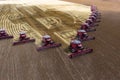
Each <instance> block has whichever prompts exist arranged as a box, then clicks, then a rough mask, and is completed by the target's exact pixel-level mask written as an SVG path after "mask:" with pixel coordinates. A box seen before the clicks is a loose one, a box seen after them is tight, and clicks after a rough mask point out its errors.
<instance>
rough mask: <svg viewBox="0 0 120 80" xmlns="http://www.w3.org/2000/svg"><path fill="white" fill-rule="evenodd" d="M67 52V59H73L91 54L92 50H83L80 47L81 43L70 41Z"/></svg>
mask: <svg viewBox="0 0 120 80" xmlns="http://www.w3.org/2000/svg"><path fill="white" fill-rule="evenodd" d="M69 51H70V52H71V53H70V54H68V57H69V58H73V57H76V56H80V55H83V54H88V53H91V52H93V49H90V48H84V47H83V46H82V43H81V42H80V41H79V40H76V39H75V40H72V41H71V43H70V46H69Z"/></svg>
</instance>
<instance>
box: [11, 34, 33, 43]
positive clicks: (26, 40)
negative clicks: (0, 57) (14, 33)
mask: <svg viewBox="0 0 120 80" xmlns="http://www.w3.org/2000/svg"><path fill="white" fill-rule="evenodd" d="M29 42H35V39H30V38H29V37H26V33H25V32H20V37H19V40H18V41H15V42H13V45H18V44H23V43H29Z"/></svg>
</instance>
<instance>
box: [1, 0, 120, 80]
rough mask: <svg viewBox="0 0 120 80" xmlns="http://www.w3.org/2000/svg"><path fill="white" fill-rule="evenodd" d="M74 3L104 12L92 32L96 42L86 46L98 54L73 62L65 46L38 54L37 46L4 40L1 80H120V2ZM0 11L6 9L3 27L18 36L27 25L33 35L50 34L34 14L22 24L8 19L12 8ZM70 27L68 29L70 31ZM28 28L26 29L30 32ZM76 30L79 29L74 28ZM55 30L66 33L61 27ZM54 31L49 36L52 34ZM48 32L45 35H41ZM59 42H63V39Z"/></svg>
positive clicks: (26, 17) (109, 0)
mask: <svg viewBox="0 0 120 80" xmlns="http://www.w3.org/2000/svg"><path fill="white" fill-rule="evenodd" d="M69 1H70V0H69ZM71 1H72V0H71ZM74 2H76V3H82V4H86V5H91V4H95V5H97V6H98V9H99V10H100V12H101V15H102V17H101V23H100V25H99V26H98V27H97V31H96V32H93V33H89V34H90V35H94V36H95V37H96V40H94V41H89V42H85V43H84V45H85V46H88V47H91V48H93V49H94V52H93V53H91V54H88V55H84V56H79V57H76V58H74V59H72V60H70V59H69V58H68V57H67V53H65V52H64V50H63V48H62V47H60V48H54V49H48V50H45V51H42V52H37V51H36V45H35V44H34V43H28V44H24V45H19V46H12V44H11V43H12V42H13V41H12V40H11V39H9V40H1V41H0V80H119V79H120V42H119V40H120V35H119V34H120V27H119V26H120V24H119V22H120V15H119V14H120V9H119V7H120V5H119V4H120V2H117V0H116V2H115V1H112V0H106V1H104V0H92V1H91V0H80V1H78V0H74ZM0 8H2V9H0V10H2V11H1V13H0V14H1V15H0V18H1V20H0V25H1V26H0V27H3V26H4V27H6V26H9V28H8V27H6V28H7V30H8V33H10V34H14V33H13V30H12V28H13V27H14V29H15V30H14V31H15V34H17V33H18V32H19V31H20V30H21V28H20V29H19V26H21V27H22V28H25V27H24V25H25V24H24V23H26V24H27V25H28V27H29V28H27V29H30V30H33V31H30V32H31V34H36V33H34V32H38V34H40V31H46V32H48V31H49V30H47V29H46V28H45V27H42V28H38V26H39V25H40V24H38V23H39V22H36V21H37V20H36V19H33V18H32V17H28V16H30V15H25V14H24V16H23V17H25V18H24V19H21V23H22V24H15V23H12V21H11V22H10V20H9V18H8V17H9V16H10V15H9V10H10V9H9V8H10V5H0ZM18 10H19V11H20V12H21V13H22V14H23V13H24V12H26V11H25V10H24V9H21V8H19V9H18ZM35 16H38V15H35ZM68 18H69V17H68ZM25 21H26V22H25ZM3 23H6V24H3ZM33 26H34V27H33ZM63 27H64V26H63ZM69 27H70V26H67V27H64V28H66V29H68V28H69ZM76 27H77V26H76ZM31 28H32V29H31ZM27 29H25V30H26V31H27ZM72 29H77V28H74V27H72ZM34 30H35V31H34ZM37 30H38V31H37ZM52 30H57V31H62V29H59V28H57V29H52ZM52 30H51V31H52ZM28 31H29V30H28ZM51 31H50V32H49V34H52V33H51ZM46 32H41V34H43V33H46ZM28 35H29V36H32V35H30V34H28ZM16 36H17V35H16ZM34 37H35V36H34ZM53 37H54V36H53ZM57 40H58V41H59V40H60V39H56V41H57Z"/></svg>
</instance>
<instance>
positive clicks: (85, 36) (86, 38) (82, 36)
mask: <svg viewBox="0 0 120 80" xmlns="http://www.w3.org/2000/svg"><path fill="white" fill-rule="evenodd" d="M76 38H77V39H78V40H80V41H82V42H83V41H89V40H94V39H95V37H92V36H88V34H87V32H86V31H85V30H78V31H77V36H76Z"/></svg>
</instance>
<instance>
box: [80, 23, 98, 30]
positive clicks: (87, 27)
mask: <svg viewBox="0 0 120 80" xmlns="http://www.w3.org/2000/svg"><path fill="white" fill-rule="evenodd" d="M80 29H82V30H85V31H86V32H93V31H96V29H95V28H94V27H91V26H90V25H89V24H88V23H84V24H82V25H81V27H80Z"/></svg>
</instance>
